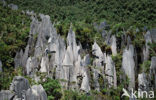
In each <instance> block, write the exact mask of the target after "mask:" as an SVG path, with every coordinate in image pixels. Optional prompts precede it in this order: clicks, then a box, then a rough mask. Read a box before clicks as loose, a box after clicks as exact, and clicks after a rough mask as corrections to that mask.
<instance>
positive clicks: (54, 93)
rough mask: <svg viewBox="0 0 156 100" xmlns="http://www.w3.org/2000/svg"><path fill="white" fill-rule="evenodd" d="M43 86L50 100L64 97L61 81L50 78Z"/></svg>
mask: <svg viewBox="0 0 156 100" xmlns="http://www.w3.org/2000/svg"><path fill="white" fill-rule="evenodd" d="M41 84H42V85H43V88H44V89H45V91H46V93H47V95H48V100H59V99H60V98H61V97H62V92H61V85H60V84H59V81H57V80H53V79H50V78H48V79H46V81H44V82H41Z"/></svg>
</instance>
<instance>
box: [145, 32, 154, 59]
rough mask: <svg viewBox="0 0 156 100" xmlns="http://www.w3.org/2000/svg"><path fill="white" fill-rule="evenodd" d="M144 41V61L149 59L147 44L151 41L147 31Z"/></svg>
mask: <svg viewBox="0 0 156 100" xmlns="http://www.w3.org/2000/svg"><path fill="white" fill-rule="evenodd" d="M145 41H146V44H145V48H144V49H143V54H144V61H146V60H148V59H149V48H150V47H149V45H148V44H149V43H152V39H151V34H150V32H149V31H148V32H147V33H146V34H145Z"/></svg>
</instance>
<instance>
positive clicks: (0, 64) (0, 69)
mask: <svg viewBox="0 0 156 100" xmlns="http://www.w3.org/2000/svg"><path fill="white" fill-rule="evenodd" d="M2 71H3V70H2V61H1V60H0V72H2Z"/></svg>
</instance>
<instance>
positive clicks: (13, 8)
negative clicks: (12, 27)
mask: <svg viewBox="0 0 156 100" xmlns="http://www.w3.org/2000/svg"><path fill="white" fill-rule="evenodd" d="M8 7H10V8H11V9H12V10H18V6H17V5H15V4H9V5H8Z"/></svg>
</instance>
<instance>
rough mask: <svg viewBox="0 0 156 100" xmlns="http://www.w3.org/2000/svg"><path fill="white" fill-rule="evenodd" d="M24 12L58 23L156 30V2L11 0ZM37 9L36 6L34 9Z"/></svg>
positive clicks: (148, 0)
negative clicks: (135, 26)
mask: <svg viewBox="0 0 156 100" xmlns="http://www.w3.org/2000/svg"><path fill="white" fill-rule="evenodd" d="M7 1H9V2H11V3H14V4H17V5H19V7H20V9H24V10H28V9H29V10H34V11H35V12H38V13H44V14H48V15H50V16H51V19H52V20H53V22H54V21H59V22H60V21H63V22H69V23H70V22H79V21H85V22H86V23H92V22H96V21H101V20H107V21H109V22H111V23H112V24H113V23H116V24H118V23H120V22H122V23H126V24H128V25H134V24H135V25H141V26H154V25H155V23H156V19H155V17H156V15H155V13H156V10H155V9H156V5H155V4H156V1H153V0H111V1H110V0H74V1H73V0H7ZM32 5H33V6H32Z"/></svg>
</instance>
